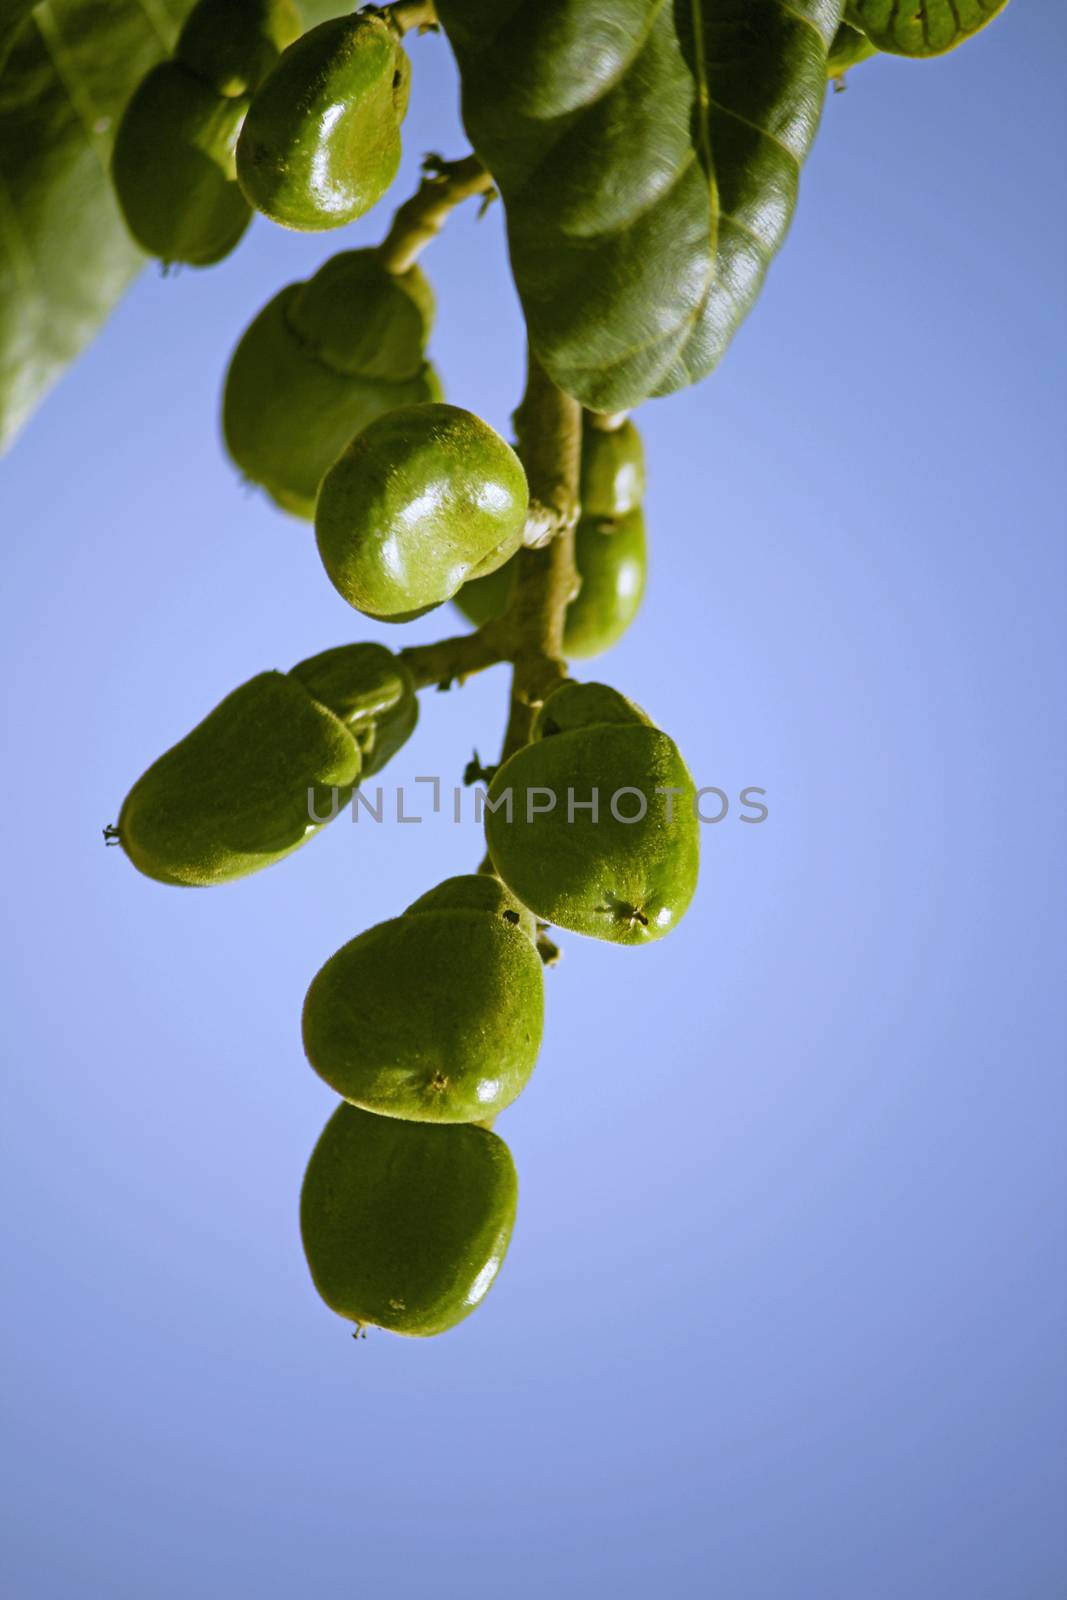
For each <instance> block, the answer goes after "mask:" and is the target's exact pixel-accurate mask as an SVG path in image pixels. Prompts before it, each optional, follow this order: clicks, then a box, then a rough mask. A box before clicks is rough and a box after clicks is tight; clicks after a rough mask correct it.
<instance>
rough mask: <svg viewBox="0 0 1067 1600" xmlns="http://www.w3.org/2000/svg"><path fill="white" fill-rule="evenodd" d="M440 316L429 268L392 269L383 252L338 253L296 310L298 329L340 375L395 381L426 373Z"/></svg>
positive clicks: (305, 287)
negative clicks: (430, 342) (430, 341)
mask: <svg viewBox="0 0 1067 1600" xmlns="http://www.w3.org/2000/svg"><path fill="white" fill-rule="evenodd" d="M433 318H434V298H433V289H432V288H431V287H430V284H429V281H428V279H427V278H426V276H425V274H424V273H423V271H422V269H421V268H420V267H417V266H412V267H409V268H408V269H407V271H406V272H390V271H388V269H387V268H386V267H384V266H383V265H382V258H381V255H380V253H379V252H378V251H377V250H342V251H341V252H340V253H339V254H338V255H335V256H331V257H330V259H329V260H328V261H325V262H324V263H323V265H322V266H321V267H320V268H319V270H318V271H317V272H316V273H315V274H314V275H313V276H312V277H310V278H309V279H308V280H307V282H306V283H302V284H300V285H299V293H298V294H297V295H296V296H295V297H294V299H293V303H292V305H291V307H290V308H289V324H290V326H291V327H292V329H293V331H294V333H295V334H296V335H297V336H298V337H299V339H300V340H301V341H302V342H303V344H304V346H305V348H307V349H308V350H312V351H313V352H314V353H315V355H316V356H317V357H318V359H319V360H320V361H323V362H325V363H326V365H327V366H328V367H330V368H332V370H333V371H334V372H345V373H349V374H350V375H351V376H352V377H354V378H383V379H385V380H386V381H387V382H389V383H397V382H399V381H400V380H401V379H403V378H414V377H416V376H417V375H418V374H419V372H421V370H422V367H423V363H424V361H425V359H426V344H427V341H428V339H429V337H430V330H431V329H432V327H433Z"/></svg>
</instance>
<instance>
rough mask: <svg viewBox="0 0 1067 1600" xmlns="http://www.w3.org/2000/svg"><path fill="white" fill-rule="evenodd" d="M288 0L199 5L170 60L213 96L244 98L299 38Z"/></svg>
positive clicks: (210, 0) (211, 0)
mask: <svg viewBox="0 0 1067 1600" xmlns="http://www.w3.org/2000/svg"><path fill="white" fill-rule="evenodd" d="M300 26H301V24H300V17H299V14H298V12H297V9H296V7H295V6H294V5H293V4H292V0H199V3H198V4H197V5H195V6H194V7H193V9H192V11H190V13H189V15H188V17H187V18H186V20H185V24H184V26H183V28H182V31H181V33H180V34H179V35H178V43H177V44H176V45H175V47H174V56H175V59H176V60H177V61H180V62H181V63H182V65H183V66H186V67H188V68H189V70H190V72H195V73H196V75H197V77H198V78H202V79H203V81H204V82H205V83H206V84H207V85H208V87H209V88H211V89H213V90H214V91H215V93H216V94H218V95H223V96H225V97H227V98H233V97H234V96H238V95H249V94H251V93H252V91H253V90H254V89H255V88H256V87H257V86H258V85H259V84H260V83H261V82H262V80H263V79H264V78H265V77H266V76H267V73H268V72H270V70H271V68H272V67H273V66H274V65H275V63H276V62H277V60H278V57H279V56H280V55H281V53H282V51H283V50H284V49H285V48H286V46H287V45H290V44H292V42H293V40H294V39H296V38H298V37H299V34H300Z"/></svg>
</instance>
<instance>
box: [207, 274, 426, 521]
mask: <svg viewBox="0 0 1067 1600" xmlns="http://www.w3.org/2000/svg"><path fill="white" fill-rule="evenodd" d="M432 302H433V297H432V293H431V291H430V287H429V284H428V283H427V282H426V280H425V278H424V277H423V276H422V274H421V273H420V272H419V271H418V269H417V268H412V270H411V271H410V272H407V273H404V274H403V275H401V276H394V275H393V274H391V273H387V272H385V271H384V270H383V269H382V268H381V266H380V265H379V263H378V258H377V253H376V252H375V251H371V250H365V251H346V252H344V253H343V255H341V256H338V257H335V258H334V259H333V261H328V262H327V263H326V265H325V266H324V267H322V268H320V270H319V271H318V272H317V273H316V274H315V275H314V277H313V278H310V279H309V280H308V281H307V282H306V283H294V284H290V285H289V286H288V287H287V288H285V289H283V290H282V291H281V293H280V294H277V295H275V297H274V299H273V300H271V301H270V302H269V303H268V304H267V305H266V306H265V307H264V308H263V310H262V311H261V312H260V313H259V315H258V316H257V317H256V318H255V320H254V321H253V322H252V323H251V324H250V326H249V327H248V328H247V329H246V330H245V332H244V334H243V335H242V337H241V340H240V342H239V343H238V345H237V348H236V350H235V351H234V353H233V357H232V360H231V362H230V367H229V371H228V372H227V374H226V385H225V389H224V392H223V402H222V427H223V433H224V436H225V440H226V447H227V449H228V451H229V453H230V456H231V457H232V459H233V460H234V462H235V463H236V464H237V466H238V467H240V469H241V471H242V472H243V473H244V474H245V476H246V477H247V478H249V479H251V481H252V482H253V483H258V484H260V485H261V486H262V487H263V488H264V489H266V491H267V493H268V494H269V495H270V496H271V498H272V499H273V500H274V501H275V502H276V503H277V504H278V505H280V506H282V507H283V509H284V510H286V511H289V512H292V513H293V514H294V515H295V516H301V517H306V518H308V519H309V520H310V519H311V518H312V517H313V516H314V514H315V499H316V496H317V495H318V491H319V484H320V483H321V482H322V479H323V476H324V474H325V473H326V472H327V471H328V469H329V468H330V467H331V466H332V465H333V463H334V462H335V461H336V459H337V457H338V456H339V455H340V453H341V451H342V450H343V449H344V447H345V445H346V444H347V443H348V442H349V440H350V439H351V438H352V435H353V434H354V433H357V432H358V431H359V430H360V429H362V428H364V427H366V425H367V424H368V423H370V422H373V421H374V420H375V419H376V418H377V417H380V416H382V415H384V414H385V413H387V412H390V411H395V410H397V409H398V408H400V407H403V406H410V405H418V404H420V403H423V402H427V401H433V400H437V399H439V398H440V392H441V391H440V385H439V383H438V381H437V375H436V373H435V372H434V370H433V368H432V367H430V366H429V365H428V364H427V363H426V362H425V361H424V360H423V358H422V352H423V347H424V344H425V340H426V338H427V336H428V333H429V326H430V320H431V315H432Z"/></svg>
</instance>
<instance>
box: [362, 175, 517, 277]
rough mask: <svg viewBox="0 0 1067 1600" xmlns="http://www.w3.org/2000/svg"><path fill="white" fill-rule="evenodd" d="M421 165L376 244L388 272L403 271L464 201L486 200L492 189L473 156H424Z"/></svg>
mask: <svg viewBox="0 0 1067 1600" xmlns="http://www.w3.org/2000/svg"><path fill="white" fill-rule="evenodd" d="M423 166H424V171H425V173H426V176H425V177H424V178H423V180H422V182H421V183H420V184H419V187H418V189H417V190H416V191H415V193H414V194H413V195H412V196H411V199H410V200H405V202H404V204H403V205H402V206H400V207H399V209H398V210H397V213H396V215H395V216H394V218H393V221H392V225H391V227H390V229H389V232H388V233H387V234H386V236H385V238H384V239H383V240H382V242H381V244H380V245H379V246H378V255H379V257H380V258H381V261H382V265H383V266H384V267H386V269H387V270H388V271H389V272H395V273H398V274H399V273H401V272H407V270H408V269H409V267H412V266H413V265H414V264H415V261H416V260H417V259H418V257H419V256H420V255H421V253H422V251H423V250H425V248H426V246H427V245H428V244H429V243H430V241H431V240H432V239H436V237H437V235H438V234H439V233H440V231H441V229H442V228H443V227H444V224H445V220H446V218H447V217H448V216H449V215H450V213H451V212H453V211H454V210H455V209H456V207H457V206H458V205H462V203H463V201H464V200H469V199H470V198H471V197H472V196H473V195H478V194H480V195H482V196H484V197H485V198H486V199H487V200H488V199H491V198H492V196H493V195H494V193H495V192H496V191H495V190H494V188H493V180H492V178H491V177H490V176H489V173H488V172H486V170H485V168H484V167H483V166H482V163H481V162H480V161H479V160H478V157H477V156H475V155H470V156H464V157H463V159H462V160H461V161H442V160H441V159H440V157H438V156H427V158H426V161H425V162H424V164H423Z"/></svg>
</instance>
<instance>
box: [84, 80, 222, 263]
mask: <svg viewBox="0 0 1067 1600" xmlns="http://www.w3.org/2000/svg"><path fill="white" fill-rule="evenodd" d="M247 105H248V102H247V100H245V99H243V98H240V97H236V98H223V97H222V96H220V95H217V94H215V92H214V91H213V90H212V89H211V88H210V87H209V86H208V85H207V84H206V83H204V82H203V81H202V79H200V78H198V77H197V76H196V74H195V73H193V72H191V71H190V70H189V69H188V67H185V66H182V65H181V64H180V63H179V62H176V61H163V62H161V63H160V64H159V65H158V66H156V67H153V68H152V70H151V71H150V72H149V73H148V74H147V75H146V76H145V77H144V78H142V80H141V82H140V84H139V85H138V87H137V88H136V89H135V90H134V93H133V96H132V98H131V99H130V102H129V104H128V105H127V107H126V110H125V112H124V113H123V116H122V120H121V122H120V123H119V128H118V133H117V134H116V136H115V147H114V150H113V151H112V156H111V176H112V180H113V182H114V185H115V193H116V195H117V196H118V200H119V204H120V206H121V208H122V213H123V216H124V217H125V219H126V225H127V227H128V228H129V230H130V232H131V233H132V234H133V236H134V238H135V239H136V240H137V243H138V244H139V245H141V247H142V248H143V249H145V250H147V251H148V253H149V254H150V255H154V256H159V257H160V258H161V260H163V261H164V262H173V261H183V262H186V263H188V264H189V265H190V266H194V267H206V266H209V265H210V264H211V263H212V262H214V261H219V260H221V258H222V257H223V256H225V255H228V254H229V252H230V251H231V250H232V249H233V247H234V246H235V245H236V243H237V241H238V240H239V239H240V237H241V235H242V234H243V233H244V231H245V229H246V228H247V226H248V224H249V222H250V221H251V219H252V213H251V211H250V209H249V206H248V202H247V201H246V200H245V197H244V195H243V194H242V193H241V190H240V189H239V187H238V185H237V181H236V177H235V173H234V147H235V145H236V143H237V136H238V134H239V132H240V130H241V123H242V121H243V120H244V115H245V110H246V108H247Z"/></svg>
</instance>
